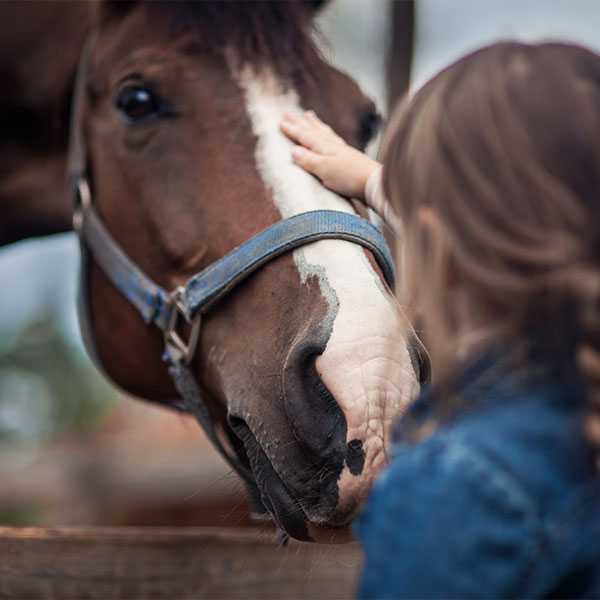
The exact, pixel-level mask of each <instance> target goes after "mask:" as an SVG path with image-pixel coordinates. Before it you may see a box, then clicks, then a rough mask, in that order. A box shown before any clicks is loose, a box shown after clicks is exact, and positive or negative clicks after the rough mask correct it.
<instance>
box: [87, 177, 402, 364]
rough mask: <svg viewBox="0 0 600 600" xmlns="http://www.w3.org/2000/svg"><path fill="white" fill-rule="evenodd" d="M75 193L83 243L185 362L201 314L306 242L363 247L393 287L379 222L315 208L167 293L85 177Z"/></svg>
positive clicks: (269, 230) (172, 352) (172, 355)
mask: <svg viewBox="0 0 600 600" xmlns="http://www.w3.org/2000/svg"><path fill="white" fill-rule="evenodd" d="M78 195H79V198H80V208H79V209H78V213H77V215H76V218H75V223H76V229H77V231H78V233H79V235H80V238H81V240H82V242H83V243H84V245H85V246H86V247H87V249H88V250H89V251H90V252H91V254H92V256H93V257H94V259H95V261H96V262H97V263H98V265H99V266H100V267H101V269H102V270H103V271H104V273H105V274H106V276H107V277H108V278H109V279H110V280H111V282H112V283H113V284H114V285H115V286H116V287H117V288H118V289H119V290H120V291H121V292H122V293H123V295H124V296H125V297H126V298H127V299H128V300H129V301H130V302H131V303H132V304H133V305H134V306H135V307H136V308H137V309H138V311H139V312H140V314H141V315H142V317H143V319H144V320H145V321H146V322H147V323H153V324H155V325H156V326H157V327H158V328H159V329H161V330H162V331H163V333H164V334H165V342H166V345H167V356H168V357H169V358H170V359H173V360H182V361H183V362H184V363H185V364H189V362H190V361H191V359H192V357H193V354H194V350H195V346H196V342H197V339H198V333H199V320H200V315H202V314H204V313H206V311H207V310H208V309H209V308H210V307H211V306H212V305H213V304H214V303H215V302H217V301H218V300H219V299H221V298H222V297H223V296H224V295H226V294H228V293H229V292H230V291H232V290H233V289H234V288H235V287H236V286H237V285H238V284H239V283H240V282H241V281H243V280H244V279H246V277H248V276H249V275H251V274H252V273H254V271H256V270H257V269H259V268H260V267H261V266H262V265H264V264H265V263H267V262H269V261H271V260H273V259H274V258H276V257H277V256H280V255H281V254H284V253H285V252H289V251H290V250H293V249H294V248H297V247H299V246H302V245H304V244H309V243H311V242H314V241H318V240H323V239H342V240H347V241H350V242H354V243H356V244H359V245H361V246H364V247H365V248H367V249H368V250H370V251H371V252H372V253H373V255H374V256H375V259H376V261H377V264H378V265H379V267H380V268H381V270H382V272H383V274H384V277H385V279H386V281H387V282H388V284H389V285H390V286H393V282H394V265H393V262H392V257H391V254H390V251H389V248H388V246H387V244H386V242H385V239H384V238H383V236H382V235H381V233H380V232H379V230H378V229H377V227H375V226H374V225H373V224H372V223H370V222H369V221H366V220H365V219H362V218H360V217H357V216H354V215H351V214H348V213H344V212H338V211H332V210H316V211H311V212H306V213H302V214H299V215H295V216H293V217H290V218H288V219H285V220H283V221H279V222H278V223H275V224H274V225H272V226H271V227H269V228H267V229H265V230H264V231H262V232H261V233H259V234H258V235H257V236H255V237H253V238H252V239H251V240H249V241H248V242H246V243H245V244H243V245H242V246H240V247H238V248H236V249H235V250H233V251H232V252H230V253H229V254H227V255H226V256H224V257H223V258H221V259H220V260H218V261H216V262H214V263H213V264H211V265H210V266H208V267H206V268H205V269H204V270H203V271H200V272H199V273H198V274H196V275H194V276H193V277H192V278H190V279H189V280H188V281H187V283H186V284H185V285H184V286H181V287H178V288H176V289H175V290H173V291H171V292H167V291H166V290H164V289H163V288H162V287H161V286H159V285H158V284H156V283H155V282H154V281H152V279H150V277H148V275H146V274H145V273H144V272H143V271H142V270H141V269H140V268H139V267H138V266H137V265H136V264H135V263H134V262H133V261H132V260H131V258H130V257H129V256H128V255H127V254H126V253H125V251H124V250H123V249H122V248H121V247H120V246H119V244H118V243H117V242H116V241H115V239H114V238H113V236H112V235H111V233H110V232H109V231H108V229H107V228H106V226H105V225H104V223H103V222H102V220H101V219H100V217H99V216H98V213H97V212H96V210H95V209H94V206H93V204H92V202H91V197H90V192H89V188H88V186H87V182H86V180H85V179H84V178H81V179H80V180H79V183H78ZM180 319H183V320H185V321H187V322H188V323H191V324H192V333H191V334H190V339H189V340H188V342H187V343H184V341H183V340H182V338H181V337H180V335H179V334H178V333H177V326H178V322H179V320H180ZM196 323H197V325H196Z"/></svg>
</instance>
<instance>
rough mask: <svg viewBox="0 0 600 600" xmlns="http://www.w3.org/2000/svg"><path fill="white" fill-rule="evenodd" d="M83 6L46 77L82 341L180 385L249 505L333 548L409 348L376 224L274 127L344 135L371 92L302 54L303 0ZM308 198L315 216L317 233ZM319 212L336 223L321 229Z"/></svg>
mask: <svg viewBox="0 0 600 600" xmlns="http://www.w3.org/2000/svg"><path fill="white" fill-rule="evenodd" d="M26 4H27V3H26ZM81 4H83V7H82V6H81V5H80V4H79V3H73V4H72V3H69V4H68V9H66V10H65V5H60V11H61V12H62V14H63V18H66V17H64V14H65V13H68V12H69V11H70V10H74V11H76V12H77V13H78V14H77V16H76V17H73V16H72V15H71V17H70V18H69V22H70V23H73V22H76V23H77V26H76V27H75V26H74V27H73V30H72V31H73V32H74V33H73V39H68V40H66V41H65V48H67V49H68V50H69V52H70V50H71V49H72V47H76V48H77V52H75V53H73V57H71V56H69V59H68V60H64V61H63V68H62V69H61V70H60V72H59V74H58V75H57V77H59V78H60V81H61V83H64V82H69V85H68V86H67V87H72V86H73V85H74V87H75V100H74V103H73V104H72V105H71V104H69V109H68V111H67V113H68V114H70V117H71V122H72V125H71V144H70V150H69V151H70V157H71V161H70V163H71V166H70V172H71V175H72V181H73V182H74V186H73V189H74V194H75V196H76V200H77V202H78V203H79V207H78V209H77V211H76V217H77V219H76V220H77V229H78V230H79V232H80V235H81V237H82V249H83V260H82V294H81V300H82V302H81V313H82V323H83V328H84V332H86V337H87V338H88V342H89V347H90V351H91V353H92V354H93V356H94V357H95V359H96V361H97V363H98V364H99V366H100V367H101V369H102V370H103V371H104V372H105V374H106V375H107V376H108V377H109V378H110V379H111V380H112V381H113V382H115V384H116V385H117V386H119V387H120V388H122V389H124V390H126V391H127V392H129V393H131V394H133V395H135V396H139V397H141V398H145V399H148V400H151V401H155V402H160V403H163V404H166V405H171V406H178V405H179V403H178V402H177V401H174V400H173V399H174V398H178V397H179V396H184V397H185V396H186V395H187V397H190V396H191V397H192V398H193V400H192V401H188V402H187V408H188V409H191V410H193V412H194V413H195V414H196V416H197V417H198V419H199V420H200V422H201V424H203V426H204V427H205V428H206V429H207V430H208V431H209V435H210V436H211V439H213V442H214V443H215V444H216V445H217V447H219V448H220V449H221V451H222V453H223V454H224V456H225V458H226V459H227V460H229V461H230V462H231V464H232V465H233V466H234V468H235V469H236V470H237V471H238V472H239V473H240V474H241V475H243V477H244V479H245V481H246V485H247V489H248V493H249V497H250V500H251V502H252V504H253V506H254V507H255V508H256V510H257V511H262V512H266V511H268V513H270V515H272V517H273V518H274V519H275V521H276V522H277V524H278V525H279V526H280V527H281V528H282V530H283V531H284V532H286V533H287V534H288V535H290V536H292V537H295V538H297V539H300V540H311V541H317V542H338V541H345V540H346V539H348V524H349V522H350V520H351V519H352V517H353V516H354V515H355V514H356V512H357V511H358V510H359V508H360V505H361V504H362V502H363V501H364V499H365V497H366V495H367V493H368V490H369V488H370V486H371V485H372V483H373V481H374V478H375V477H376V475H377V474H378V473H379V471H380V470H381V469H382V467H383V466H384V465H385V463H386V443H387V439H388V436H389V431H390V427H391V424H392V423H393V422H394V421H395V420H396V419H397V418H398V417H399V416H400V415H401V414H402V412H403V410H404V409H405V408H406V406H407V405H408V403H409V402H410V400H411V399H412V398H413V397H414V396H415V394H416V393H417V391H418V388H419V367H418V364H417V361H416V360H415V347H416V346H417V344H418V342H417V341H416V339H415V338H414V336H413V335H412V333H411V332H410V330H409V329H408V328H407V326H406V323H405V322H404V319H403V317H402V315H401V312H400V311H399V309H398V306H397V303H396V301H395V300H394V297H393V294H392V292H391V290H390V286H391V285H392V282H391V277H390V274H389V269H388V268H387V263H386V257H385V256H384V255H385V249H383V250H382V247H381V243H380V242H378V241H377V240H375V237H376V234H375V233H373V232H372V231H371V230H368V231H367V229H366V225H364V224H360V223H358V221H360V219H359V218H358V217H356V216H355V213H356V211H355V208H354V207H353V206H352V204H351V203H350V202H349V201H348V199H347V198H342V197H340V196H337V195H335V194H333V193H332V192H330V191H328V190H326V189H325V188H323V187H322V186H321V185H320V184H319V183H318V182H317V181H316V180H315V179H314V178H312V177H311V176H310V175H308V174H306V173H305V172H303V171H302V170H300V169H299V168H298V167H296V166H295V165H293V163H292V162H291V160H290V151H291V148H292V144H291V142H290V141H289V140H287V139H286V138H285V137H284V136H283V135H282V134H281V133H280V131H279V128H278V123H279V121H280V119H281V118H282V116H283V114H284V113H285V112H286V111H299V110H303V109H305V108H309V107H310V108H313V109H315V110H316V111H317V113H318V114H319V115H321V116H322V118H323V119H324V120H325V121H328V122H329V123H331V125H332V126H333V127H334V129H336V131H337V132H338V133H339V134H340V135H341V136H342V137H344V138H345V139H346V140H348V142H349V143H351V144H352V145H354V146H356V147H359V148H363V147H364V146H365V144H366V143H367V142H368V140H369V138H370V136H371V134H372V133H373V131H372V130H373V125H374V123H376V121H377V116H376V111H375V108H374V105H373V103H372V102H371V101H370V100H369V99H368V98H366V97H365V96H364V95H363V93H362V92H361V90H360V88H359V87H358V86H357V84H356V83H355V82H354V81H352V80H351V79H350V78H349V77H348V76H346V75H344V74H343V73H341V72H340V71H338V70H336V69H334V68H333V67H331V66H330V65H329V64H327V63H326V62H325V61H324V60H323V59H322V57H321V56H320V54H319V52H318V50H317V49H316V47H315V45H314V41H313V39H312V37H311V35H310V25H311V19H312V17H313V15H314V11H315V10H316V9H317V8H318V4H320V3H318V2H308V1H307V2H266V3H265V2H202V3H193V2H176V3H170V2H161V1H156V2H144V1H141V2H100V3H94V4H93V5H92V4H85V3H81ZM88 29H89V30H90V31H91V33H86V32H87V30H88ZM64 32H65V30H64V29H63V30H62V36H64ZM86 35H87V38H86ZM62 36H61V37H62ZM67 37H68V36H67ZM85 39H87V41H86V42H85V44H84V40H85ZM84 46H85V47H84ZM64 65H67V66H64ZM76 65H79V67H78V72H79V74H78V75H77V76H76V75H75V70H76V69H75V67H76ZM58 87H60V86H58V85H57V86H56V88H57V90H58ZM61 101H62V102H63V103H64V101H65V100H64V97H61ZM63 114H64V113H63ZM21 116H22V115H21ZM62 144H63V145H62V150H63V152H64V151H65V149H66V140H63V141H62ZM57 154H60V152H58V151H57ZM61 160H63V161H64V156H62V157H61ZM63 164H64V163H63ZM0 191H2V187H1V186H0ZM61 202H62V201H61ZM92 211H93V212H92ZM311 211H317V212H319V215H320V217H319V218H321V219H322V220H323V222H325V221H326V222H327V223H326V225H325V226H323V224H321V225H319V226H318V228H317V229H318V231H317V232H316V234H315V232H314V231H312V229H314V227H315V226H314V223H313V220H312V219H310V220H307V219H305V218H304V216H305V215H307V214H310V213H311ZM333 213H335V215H337V216H335V215H334V216H332V214H333ZM56 214H57V215H60V218H59V219H57V225H56V226H58V227H60V226H62V225H61V221H60V219H63V215H64V210H63V209H62V208H61V209H59V210H57V211H56ZM86 219H87V221H86ZM293 219H295V221H294V227H297V226H298V223H299V222H300V224H301V226H304V227H308V229H310V230H311V231H310V232H309V234H310V235H309V236H308V237H307V241H306V243H305V242H302V243H301V244H299V243H297V242H296V240H295V239H294V240H292V243H291V245H290V243H288V242H289V240H288V242H286V244H287V246H285V248H284V250H282V252H281V253H279V252H278V253H276V254H271V255H270V256H269V260H268V261H262V262H259V263H252V265H250V266H248V265H246V266H247V267H248V272H244V273H243V277H242V276H238V275H235V276H234V277H233V278H232V280H231V281H229V283H227V285H225V287H224V291H223V290H221V291H220V292H219V293H218V295H217V296H216V298H215V299H214V302H211V303H210V304H209V305H206V306H204V305H203V306H202V307H200V308H201V310H197V311H195V312H194V314H192V311H191V310H189V309H190V307H189V305H188V304H186V303H188V302H189V301H190V295H191V294H192V292H193V291H194V289H193V285H195V284H196V283H197V282H198V280H199V279H198V274H201V275H202V274H206V273H207V272H209V271H210V273H213V272H214V271H215V269H214V268H213V269H212V271H211V265H215V264H217V265H222V263H219V262H218V261H221V260H223V259H224V257H225V259H227V260H228V261H229V262H228V263H227V264H228V265H229V264H231V261H232V260H235V258H236V257H237V258H238V259H239V256H240V252H238V254H237V255H236V254H235V253H236V249H238V250H240V249H242V250H243V252H242V253H241V254H242V255H244V252H245V251H246V249H247V248H248V246H247V243H248V241H249V240H250V241H252V240H258V241H256V242H254V246H253V251H254V250H256V247H257V246H258V247H262V246H261V243H263V242H264V240H265V237H264V234H265V232H269V231H274V230H275V229H276V230H277V235H284V234H286V232H288V229H291V228H292V226H291V225H289V223H290V221H291V220H293ZM332 219H333V221H332ZM86 223H87V225H86ZM340 223H342V225H340ZM282 224H283V225H282ZM333 225H335V227H338V226H340V227H341V229H340V231H341V233H340V232H339V231H338V234H337V235H335V236H333V237H334V238H335V239H328V238H331V237H332V236H331V235H329V232H330V230H329V227H331V226H333ZM335 227H334V228H335ZM273 228H275V229H273ZM311 228H312V229H311ZM355 229H360V230H361V231H362V232H363V233H361V234H360V235H358V234H357V235H354V236H353V235H351V233H352V232H353V231H354V230H355ZM42 232H43V231H42ZM86 232H87V233H86ZM311 232H312V233H311ZM273 235H274V234H273ZM311 235H312V237H311ZM365 236H366V237H367V238H369V240H367V242H365ZM374 236H375V237H374ZM271 237H272V236H271ZM90 238H92V240H91V241H90ZM325 238H327V239H325ZM269 239H271V238H269ZM373 240H375V241H373ZM106 247H109V248H111V250H108V251H107V250H106V249H105V248H106ZM107 254H108V258H107ZM232 255H233V256H234V259H230V257H231V256H232ZM382 256H383V258H382ZM115 257H117V258H115ZM111 261H112V262H111ZM119 261H121V262H119ZM115 262H116V263H118V264H117V267H116V271H118V273H117V275H116V276H115V274H114V272H111V268H110V266H109V267H107V266H106V265H107V264H109V265H111V264H112V265H113V266H114V264H115ZM238 262H239V261H238ZM219 268H220V267H219ZM217 270H218V269H217ZM124 273H125V275H126V277H125V279H127V281H125V282H123V274H124ZM202 277H204V276H203V275H202ZM202 277H201V278H202ZM130 280H134V283H135V282H137V283H135V286H134V287H135V290H134V293H133V295H134V296H136V298H137V299H138V300H139V302H141V303H142V305H141V307H140V304H139V302H138V304H137V305H136V303H135V301H133V302H134V303H133V304H132V303H131V302H130V300H131V298H128V297H127V296H128V294H129V292H130V291H131V286H130V285H129V284H130V283H131V281H130ZM140 281H141V282H142V284H139V282H140ZM128 282H129V283H128ZM190 282H191V284H192V287H190ZM128 286H129V287H128ZM136 286H137V287H136ZM148 290H150V292H151V293H150V292H148ZM157 290H158V292H157ZM164 290H174V292H173V293H169V294H163V291H164ZM146 292H148V294H146ZM221 292H223V293H221ZM225 292H227V293H225ZM152 294H154V296H153V295H152ZM129 295H130V296H131V295H132V294H129ZM146 295H148V296H152V297H151V300H150V304H148V303H147V298H146ZM156 298H158V299H159V300H160V301H161V302H163V305H162V306H156V305H155V303H154V304H153V302H155V301H156ZM167 304H168V306H167ZM148 306H151V310H150V309H148ZM165 306H167V308H168V310H166V309H165ZM136 308H137V310H136ZM196 308H198V307H196ZM146 310H150V313H151V314H150V313H148V314H146ZM165 311H166V312H165ZM139 312H142V313H143V316H144V317H145V318H141V317H140V314H139ZM160 323H162V324H163V325H164V327H163V329H164V331H165V332H166V334H165V335H163V332H161V331H160V329H159V328H157V327H155V325H156V324H160ZM200 323H201V327H200ZM167 326H168V328H167ZM165 342H166V350H167V352H166V358H167V359H169V360H167V361H165ZM194 350H195V351H194ZM173 352H175V354H176V356H175V357H173Z"/></svg>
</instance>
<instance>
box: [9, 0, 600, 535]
mask: <svg viewBox="0 0 600 600" xmlns="http://www.w3.org/2000/svg"><path fill="white" fill-rule="evenodd" d="M413 13H414V23H413V21H412V19H410V15H411V14H413ZM318 27H319V29H320V32H321V34H320V36H319V39H320V40H322V41H321V42H320V43H321V44H322V46H323V52H324V54H325V55H326V56H327V57H329V59H330V60H331V61H332V62H333V63H334V64H335V65H336V66H338V67H340V68H341V69H342V70H345V71H347V72H349V73H350V74H351V75H353V76H354V77H355V78H356V79H357V80H358V81H359V83H360V84H361V85H362V87H363V89H364V90H365V91H366V92H367V93H368V94H370V95H371V96H372V97H374V98H375V99H376V101H377V103H378V106H379V107H380V110H381V112H382V113H384V114H385V113H386V112H387V111H388V107H389V105H390V104H391V103H393V102H394V101H395V100H396V99H397V97H398V95H399V94H400V93H401V91H402V90H403V89H404V88H405V87H406V83H407V78H408V66H410V65H412V67H411V69H410V86H411V91H414V90H415V89H418V87H420V86H421V85H422V84H423V83H424V82H425V81H426V80H427V79H429V78H430V77H431V76H433V75H434V74H435V73H436V72H437V71H438V70H439V69H441V68H442V67H444V66H445V65H446V64H448V63H450V62H452V61H454V60H456V59H457V58H458V57H460V56H461V55H463V54H464V53H466V52H468V51H470V50H472V49H475V48H477V47H479V46H481V45H484V44H488V43H490V42H492V41H495V40H498V39H521V40H525V41H540V40H546V39H560V40H572V41H576V42H579V43H581V44H584V45H587V46H589V47H592V48H595V49H596V50H600V37H599V36H598V31H599V30H600V2H598V1H597V0H494V1H492V0H415V2H414V3H413V2H409V1H408V0H407V1H402V0H400V1H398V2H392V1H390V0H331V1H330V2H329V3H328V4H327V5H326V6H325V8H324V9H323V10H322V11H321V13H320V15H319V18H318ZM394 32H395V34H396V35H394ZM323 40H326V41H325V42H323ZM411 47H412V50H413V53H412V59H410V57H409V56H408V55H407V52H410V50H411ZM390 57H391V58H390ZM340 102H343V99H340ZM1 133H2V132H1V131H0V135H1ZM370 152H371V153H372V154H376V152H377V147H376V145H373V146H372V147H371V148H370ZM77 265H78V249H77V244H76V240H75V238H74V236H73V235H72V234H66V235H59V236H52V237H48V238H45V239H39V240H31V241H26V242H20V243H17V244H12V245H10V246H7V247H5V248H2V249H0V282H2V283H1V288H0V289H1V292H0V482H1V483H0V523H2V524H28V525H47V526H51V525H95V524H103V525H142V524H143V525H153V524H156V525H159V524H160V525H217V526H224V525H228V526H243V525H247V524H249V523H250V522H251V521H250V518H249V515H248V508H247V506H246V504H245V501H244V498H243V486H242V484H241V483H240V482H239V480H238V479H237V477H236V476H235V475H233V474H232V473H231V472H230V469H229V468H228V467H226V465H225V463H224V462H223V461H222V460H221V458H220V457H219V456H218V455H217V453H216V452H215V451H214V450H213V449H212V447H211V446H210V444H209V443H208V442H207V441H206V439H205V437H204V434H203V433H202V431H201V429H200V427H199V426H198V425H197V424H196V423H195V422H194V421H193V420H192V419H189V418H187V417H184V416H181V415H178V414H174V413H173V412H171V411H169V410H166V409H163V408H160V407H157V406H154V405H149V404H147V403H145V402H142V401H139V400H135V399H132V398H128V397H125V396H124V395H123V394H122V393H120V392H119V391H117V390H115V389H114V388H113V387H112V386H111V385H110V384H109V383H107V382H106V381H105V380H103V378H102V376H101V375H99V374H98V373H97V372H96V370H95V369H94V367H93V366H92V365H91V363H90V362H89V360H88V359H87V356H86V355H85V351H84V350H83V347H82V344H81V341H80V338H79V331H78V325H77V322H76V314H75V294H76V280H77Z"/></svg>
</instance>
